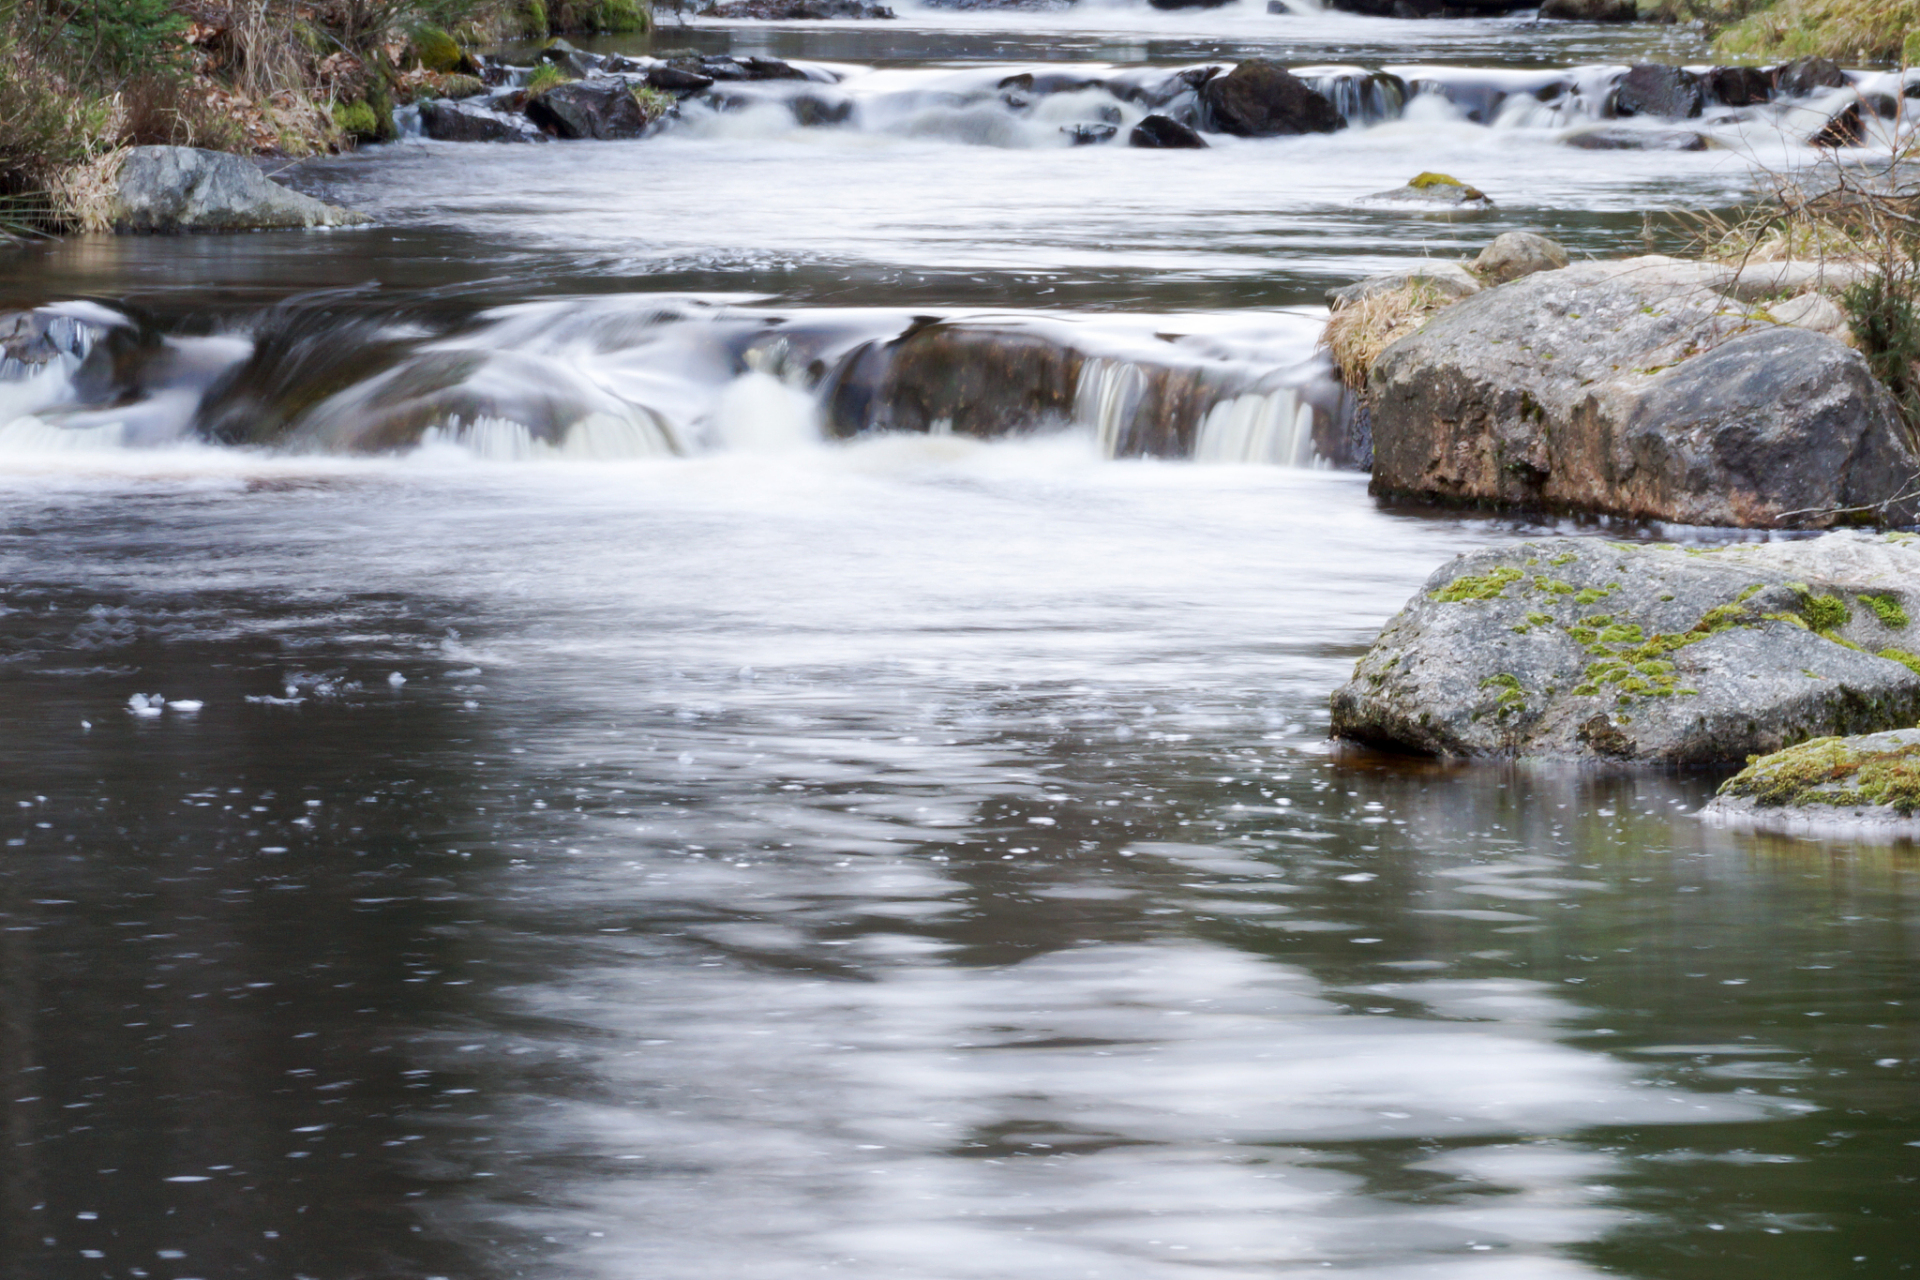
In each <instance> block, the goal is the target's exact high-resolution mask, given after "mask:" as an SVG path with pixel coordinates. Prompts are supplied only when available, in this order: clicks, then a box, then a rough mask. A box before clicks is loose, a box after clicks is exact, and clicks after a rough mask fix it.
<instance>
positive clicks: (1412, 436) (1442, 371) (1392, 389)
mask: <svg viewBox="0 0 1920 1280" xmlns="http://www.w3.org/2000/svg"><path fill="white" fill-rule="evenodd" d="M1720 289H1725V290H1727V291H1728V293H1721V292H1719V291H1718V290H1720ZM1740 291H1742V286H1741V284H1740V282H1739V281H1738V280H1737V279H1736V278H1735V277H1734V276H1733V273H1732V269H1731V268H1728V267H1725V266H1721V265H1718V264H1711V263H1689V262H1679V261H1675V260H1673V259H1665V258H1656V257H1649V258H1635V259H1628V260H1626V261H1624V262H1606V263H1600V262H1594V263H1577V264H1575V265H1573V266H1570V267H1567V268H1564V269H1562V270H1558V271H1542V272H1538V273H1535V274H1533V275H1529V276H1526V277H1524V278H1523V279H1520V280H1516V281H1514V282H1513V283H1511V284H1506V285H1502V286H1500V287H1499V288H1495V289H1488V290H1485V291H1483V292H1481V293H1477V294H1475V295H1473V296H1471V297H1469V298H1466V299H1465V300H1463V301H1461V302H1457V303H1455V304H1453V305H1452V306H1450V307H1448V308H1446V309H1445V310H1443V311H1440V312H1438V313H1437V314H1436V315H1435V316H1434V317H1433V318H1432V319H1430V320H1428V321H1427V323H1426V324H1425V325H1424V326H1423V327H1422V328H1421V329H1419V330H1418V331H1416V332H1414V333H1413V334H1411V335H1409V336H1407V337H1405V338H1402V339H1401V340H1399V341H1398V342H1395V343H1393V344H1392V345H1391V346H1389V347H1388V348H1387V349H1386V350H1385V351H1384V352H1382V353H1381V355H1380V357H1379V359H1378V360H1376V361H1375V362H1374V365H1373V367H1372V369H1371V371H1370V372H1369V374H1368V377H1367V384H1366V393H1365V394H1366V403H1367V408H1368V411H1369V414H1370V417H1371V421H1372V429H1373V447H1374V475H1373V490H1374V492H1375V493H1377V494H1380V495H1384V496H1409V497H1418V498H1421V499H1424V500H1440V501H1452V502H1464V503H1476V504H1489V505H1495V506H1515V507H1525V508H1532V509H1544V510H1562V511H1587V512H1604V513H1608V514H1613V515H1619V516H1627V517H1636V518H1648V519H1656V520H1671V521H1679V522H1683V523H1687V524H1706V525H1727V526H1740V527H1759V528H1827V527H1832V526H1834V525H1837V524H1863V523H1874V522H1879V523H1888V524H1910V523H1913V522H1914V520H1915V519H1916V514H1917V513H1920V503H1917V502H1916V478H1917V477H1920V458H1917V457H1916V453H1915V450H1914V448H1913V445H1912V443H1911V442H1910V440H1909V438H1908V434H1907V431H1906V429H1905V427H1904V426H1903V424H1902V422H1901V419H1900V415H1899V413H1898V410H1897V408H1896V406H1895V404H1894V401H1893V399H1892V397H1891V396H1890V395H1889V393H1888V392H1887V390H1886V389H1885V388H1884V387H1883V386H1881V385H1880V383H1879V382H1877V381H1876V380H1875V379H1874V377H1873V375H1872V373H1871V371H1870V370H1869V369H1868V367H1867V363H1866V361H1865V360H1864V359H1862V358H1861V356H1860V354H1859V353H1858V352H1856V351H1854V350H1852V349H1851V348H1850V347H1848V346H1846V345H1844V344H1843V343H1841V342H1839V341H1837V340H1835V339H1834V338H1832V337H1829V336H1827V335H1826V334H1822V333H1817V332H1813V331H1811V330H1808V329H1803V328H1799V327H1795V326H1792V325H1783V324H1780V323H1777V321H1776V320H1775V318H1774V317H1773V316H1771V315H1769V314H1768V313H1767V312H1766V311H1765V310H1764V309H1762V308H1758V307H1755V306H1752V305H1748V304H1745V303H1741V302H1737V301H1735V300H1734V299H1733V298H1732V297H1730V296H1728V294H1729V293H1737V292H1740Z"/></svg>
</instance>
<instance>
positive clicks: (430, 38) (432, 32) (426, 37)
mask: <svg viewBox="0 0 1920 1280" xmlns="http://www.w3.org/2000/svg"><path fill="white" fill-rule="evenodd" d="M412 43H413V56H414V58H415V59H416V60H417V61H418V62H419V63H420V65H421V66H422V67H424V68H426V69H427V70H428V71H440V72H453V71H458V70H459V69H460V65H461V64H462V63H463V62H465V61H466V55H465V54H464V53H462V52H461V51H460V42H459V41H458V40H455V39H454V38H453V36H452V35H450V34H448V33H447V32H446V31H444V30H442V29H441V28H439V27H421V28H420V29H419V30H417V31H415V32H414V33H413V42H412Z"/></svg>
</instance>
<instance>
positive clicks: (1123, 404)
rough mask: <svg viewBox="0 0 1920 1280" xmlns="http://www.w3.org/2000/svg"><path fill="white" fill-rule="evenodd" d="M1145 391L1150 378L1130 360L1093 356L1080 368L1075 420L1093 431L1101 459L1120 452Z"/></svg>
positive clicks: (1075, 399)
mask: <svg viewBox="0 0 1920 1280" xmlns="http://www.w3.org/2000/svg"><path fill="white" fill-rule="evenodd" d="M1146 392H1147V376H1146V374H1144V373H1142V372H1141V371H1140V366H1139V365H1137V364H1135V363H1133V361H1131V360H1118V359H1113V358H1110V357H1107V356H1093V357H1091V358H1089V359H1088V360H1087V361H1086V362H1085V363H1084V364H1082V365H1081V366H1080V382H1079V385H1078V386H1077V387H1075V389H1074V397H1073V420H1074V423H1075V424H1076V425H1078V426H1083V427H1088V428H1091V429H1092V431H1093V438H1094V439H1095V440H1097V441H1098V442H1099V444H1100V456H1101V457H1103V458H1111V457H1113V456H1114V455H1115V454H1116V453H1117V452H1118V451H1119V447H1120V441H1121V440H1122V439H1123V438H1124V436H1125V433H1126V430H1127V427H1128V425H1129V424H1131V423H1132V421H1133V415H1134V412H1135V411H1136V410H1137V409H1139V407H1140V400H1141V397H1143V396H1144V395H1145V394H1146Z"/></svg>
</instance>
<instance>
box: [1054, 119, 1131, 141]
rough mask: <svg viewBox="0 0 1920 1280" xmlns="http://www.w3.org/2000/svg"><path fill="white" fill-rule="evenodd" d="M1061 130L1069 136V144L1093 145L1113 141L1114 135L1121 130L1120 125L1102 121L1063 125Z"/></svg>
mask: <svg viewBox="0 0 1920 1280" xmlns="http://www.w3.org/2000/svg"><path fill="white" fill-rule="evenodd" d="M1060 132H1061V133H1063V134H1065V135H1066V136H1067V145H1068V146H1073V147H1091V146H1096V145H1098V144H1100V143H1102V142H1112V141H1113V136H1114V135H1115V134H1117V133H1119V132H1120V127H1119V126H1118V125H1112V124H1107V123H1106V122H1104V121H1100V122H1096V123H1093V124H1069V125H1062V126H1061V128H1060Z"/></svg>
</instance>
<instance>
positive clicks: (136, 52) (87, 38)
mask: <svg viewBox="0 0 1920 1280" xmlns="http://www.w3.org/2000/svg"><path fill="white" fill-rule="evenodd" d="M63 17H64V19H65V26H66V34H67V38H68V40H69V41H70V42H71V50H72V56H74V57H75V58H76V60H78V61H80V62H81V63H83V64H86V65H89V66H92V67H93V68H95V69H97V70H98V71H100V72H104V73H105V74H106V75H107V76H108V77H110V78H117V77H121V76H127V75H131V74H133V73H135V72H142V73H146V74H149V75H150V74H153V73H155V72H158V71H178V70H181V69H183V68H184V67H185V65H186V53H187V49H186V43H185V41H184V40H183V39H182V38H181V36H182V33H183V32H185V31H186V29H187V20H186V18H185V17H184V16H183V15H182V14H180V13H179V12H177V11H176V10H175V9H174V8H173V5H172V4H171V3H170V2H169V0H79V3H77V4H75V5H74V6H73V7H72V8H71V9H68V10H67V11H66V12H65V13H64V14H63Z"/></svg>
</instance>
